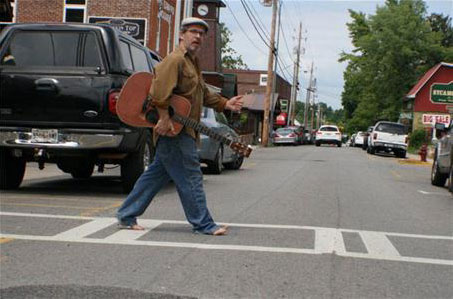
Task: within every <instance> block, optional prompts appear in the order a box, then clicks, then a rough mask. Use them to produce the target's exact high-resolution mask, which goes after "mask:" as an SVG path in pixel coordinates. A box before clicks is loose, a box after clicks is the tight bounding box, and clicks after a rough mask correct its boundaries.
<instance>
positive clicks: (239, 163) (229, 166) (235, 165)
mask: <svg viewBox="0 0 453 299" xmlns="http://www.w3.org/2000/svg"><path fill="white" fill-rule="evenodd" d="M243 162H244V157H243V156H238V157H237V158H236V159H235V160H234V161H233V162H230V163H225V164H223V165H224V166H225V169H233V170H238V169H239V168H241V166H242V163H243Z"/></svg>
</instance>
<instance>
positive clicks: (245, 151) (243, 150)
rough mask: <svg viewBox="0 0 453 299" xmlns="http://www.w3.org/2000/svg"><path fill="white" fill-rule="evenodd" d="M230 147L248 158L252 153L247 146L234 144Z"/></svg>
mask: <svg viewBox="0 0 453 299" xmlns="http://www.w3.org/2000/svg"><path fill="white" fill-rule="evenodd" d="M230 147H231V148H232V149H233V151H235V152H236V153H238V154H239V155H241V156H244V157H246V158H248V157H249V156H250V154H251V153H252V148H251V147H250V146H249V145H245V144H242V143H239V142H232V143H231V145H230Z"/></svg>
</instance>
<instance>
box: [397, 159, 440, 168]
mask: <svg viewBox="0 0 453 299" xmlns="http://www.w3.org/2000/svg"><path fill="white" fill-rule="evenodd" d="M398 163H400V164H407V165H423V166H431V165H432V162H429V161H428V162H422V161H420V160H415V159H399V160H398Z"/></svg>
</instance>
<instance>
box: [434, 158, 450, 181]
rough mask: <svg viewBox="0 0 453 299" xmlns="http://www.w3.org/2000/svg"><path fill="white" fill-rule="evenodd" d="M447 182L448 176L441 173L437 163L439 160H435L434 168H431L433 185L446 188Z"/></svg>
mask: <svg viewBox="0 0 453 299" xmlns="http://www.w3.org/2000/svg"><path fill="white" fill-rule="evenodd" d="M446 181H447V176H446V175H444V174H442V173H440V171H439V164H438V163H437V159H434V162H433V167H432V168H431V184H433V185H434V186H440V187H443V186H445V182H446Z"/></svg>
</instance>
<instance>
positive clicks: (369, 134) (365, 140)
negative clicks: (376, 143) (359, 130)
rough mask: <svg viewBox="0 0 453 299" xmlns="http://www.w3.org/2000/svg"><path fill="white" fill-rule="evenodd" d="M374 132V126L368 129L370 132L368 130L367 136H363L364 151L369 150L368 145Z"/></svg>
mask: <svg viewBox="0 0 453 299" xmlns="http://www.w3.org/2000/svg"><path fill="white" fill-rule="evenodd" d="M372 132H373V126H370V127H368V130H366V132H365V135H364V136H363V144H362V149H363V150H367V149H368V144H369V141H370V138H371V137H370V136H371V133H372Z"/></svg>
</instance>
